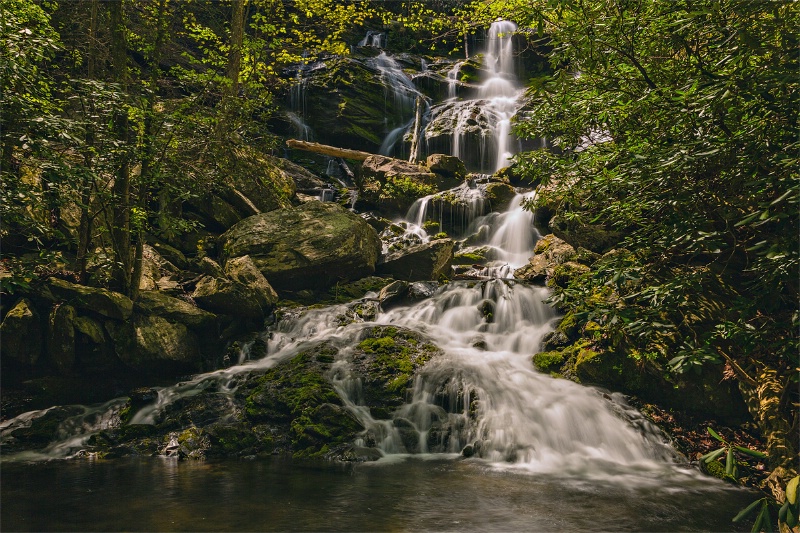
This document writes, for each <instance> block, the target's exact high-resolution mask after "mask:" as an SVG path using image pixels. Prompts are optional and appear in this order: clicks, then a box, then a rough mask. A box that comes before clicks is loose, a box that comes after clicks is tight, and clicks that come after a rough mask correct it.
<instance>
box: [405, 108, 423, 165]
mask: <svg viewBox="0 0 800 533" xmlns="http://www.w3.org/2000/svg"><path fill="white" fill-rule="evenodd" d="M421 135H422V97H421V96H417V105H416V108H415V112H414V131H413V134H412V137H411V154H410V155H409V157H408V161H409V162H410V163H416V162H417V158H418V156H419V153H418V152H419V139H420V136H421Z"/></svg>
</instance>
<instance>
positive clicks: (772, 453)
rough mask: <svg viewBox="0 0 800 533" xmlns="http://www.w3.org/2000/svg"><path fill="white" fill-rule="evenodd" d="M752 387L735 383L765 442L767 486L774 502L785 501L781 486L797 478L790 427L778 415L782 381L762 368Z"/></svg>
mask: <svg viewBox="0 0 800 533" xmlns="http://www.w3.org/2000/svg"><path fill="white" fill-rule="evenodd" d="M755 381H756V385H755V386H751V385H748V384H747V383H744V382H743V381H740V382H739V389H740V390H741V392H742V396H743V397H744V399H745V402H746V403H747V408H748V410H749V411H750V414H751V415H752V416H753V418H754V419H755V421H756V423H757V424H758V427H759V429H760V430H761V434H762V436H763V437H764V439H765V440H766V442H767V456H768V459H767V460H768V466H769V468H770V470H772V473H771V474H770V476H769V478H767V486H768V488H769V490H770V491H771V492H772V495H773V497H774V498H775V499H776V500H777V501H778V502H781V503H782V502H783V501H784V500H785V498H786V495H785V494H784V491H783V489H784V487H785V486H786V483H787V482H788V481H789V480H790V479H792V478H793V477H794V476H796V475H797V448H796V447H795V444H794V442H793V440H792V438H791V436H790V435H789V434H790V429H791V428H790V426H789V423H788V422H787V420H786V418H784V416H783V413H782V412H781V411H782V410H781V396H782V395H783V390H784V386H785V383H784V381H785V380H784V379H781V378H780V377H779V376H778V373H777V371H776V370H775V369H772V368H769V367H764V368H762V369H761V370H760V371H759V373H758V375H757V376H756V378H755Z"/></svg>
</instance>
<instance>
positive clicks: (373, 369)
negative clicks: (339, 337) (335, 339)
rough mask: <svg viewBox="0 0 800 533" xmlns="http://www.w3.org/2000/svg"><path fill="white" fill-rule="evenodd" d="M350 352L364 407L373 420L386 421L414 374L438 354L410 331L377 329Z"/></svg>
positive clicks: (434, 348) (391, 328) (371, 331)
mask: <svg viewBox="0 0 800 533" xmlns="http://www.w3.org/2000/svg"><path fill="white" fill-rule="evenodd" d="M364 334H365V335H366V336H365V337H364V338H363V340H362V341H361V342H359V344H358V346H357V347H356V349H355V350H354V352H353V355H352V357H353V366H354V372H355V373H356V375H357V376H358V377H360V379H361V380H362V384H363V395H364V404H365V405H367V406H369V407H370V410H371V411H372V413H373V416H375V417H376V418H389V416H390V413H391V412H392V411H394V410H395V409H397V408H398V407H399V406H400V405H402V404H403V402H404V400H405V398H406V391H407V389H408V387H410V386H411V381H412V379H413V377H414V375H415V373H416V372H417V371H418V370H419V369H420V368H422V367H423V366H424V365H425V363H427V362H428V361H429V360H430V359H431V358H432V357H435V356H437V355H438V354H440V353H441V352H440V351H439V349H438V348H436V347H435V346H434V345H433V344H430V343H428V342H427V341H426V340H425V339H424V338H423V337H422V336H421V335H419V334H418V333H415V332H413V331H410V330H407V329H404V328H397V327H393V326H377V327H374V328H371V329H369V330H366V331H365V332H364Z"/></svg>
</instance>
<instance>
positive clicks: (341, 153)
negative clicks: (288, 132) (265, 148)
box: [286, 139, 375, 161]
mask: <svg viewBox="0 0 800 533" xmlns="http://www.w3.org/2000/svg"><path fill="white" fill-rule="evenodd" d="M286 145H287V146H288V147H289V148H293V149H295V150H303V151H306V152H314V153H316V154H322V155H329V156H331V157H341V158H342V159H353V160H355V161H364V160H365V159H366V158H368V157H371V156H373V155H375V154H371V153H369V152H362V151H360V150H350V149H349V148H337V147H335V146H329V145H327V144H320V143H314V142H308V141H299V140H297V139H289V140H288V141H286Z"/></svg>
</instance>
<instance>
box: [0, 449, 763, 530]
mask: <svg viewBox="0 0 800 533" xmlns="http://www.w3.org/2000/svg"><path fill="white" fill-rule="evenodd" d="M2 474H3V483H2V504H3V505H2V525H3V530H4V531H54V530H57V531H120V530H126V531H242V530H247V531H255V530H263V531H410V530H415V531H417V530H421V531H729V530H731V527H730V526H731V525H732V524H731V522H730V518H731V516H733V514H735V513H736V511H737V510H738V509H739V508H741V507H742V506H744V505H746V504H747V503H749V501H750V500H751V499H752V495H751V494H749V493H747V492H745V491H742V490H735V489H731V488H728V487H727V486H726V485H723V484H721V483H714V482H709V481H708V480H704V481H700V480H697V481H692V480H691V479H684V480H682V481H680V482H679V483H678V482H677V481H676V480H672V481H670V480H664V482H663V483H662V484H661V485H660V486H659V485H654V486H651V487H644V488H643V487H638V488H636V489H633V488H625V485H624V484H620V483H614V484H598V483H597V482H595V481H593V482H591V483H583V482H581V481H580V479H579V478H575V477H573V478H572V479H570V480H559V479H558V478H556V477H550V476H541V475H537V476H533V475H524V474H521V473H519V472H516V473H514V472H502V471H498V470H497V469H495V468H493V467H490V466H489V465H487V464H485V463H482V462H480V461H453V460H442V459H441V456H440V457H439V458H436V459H433V458H432V456H428V458H427V459H424V458H423V459H420V458H414V459H411V458H407V457H406V458H399V457H395V460H394V462H379V463H373V464H362V465H355V466H352V465H338V464H328V463H321V464H307V463H304V464H297V463H291V462H289V461H284V460H278V459H274V460H258V461H225V462H210V461H206V462H178V461H175V460H173V459H155V458H148V459H135V458H134V459H126V460H115V461H109V462H105V461H95V462H90V461H83V460H78V461H54V462H49V463H38V464H34V465H19V464H4V465H3V472H2Z"/></svg>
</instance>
